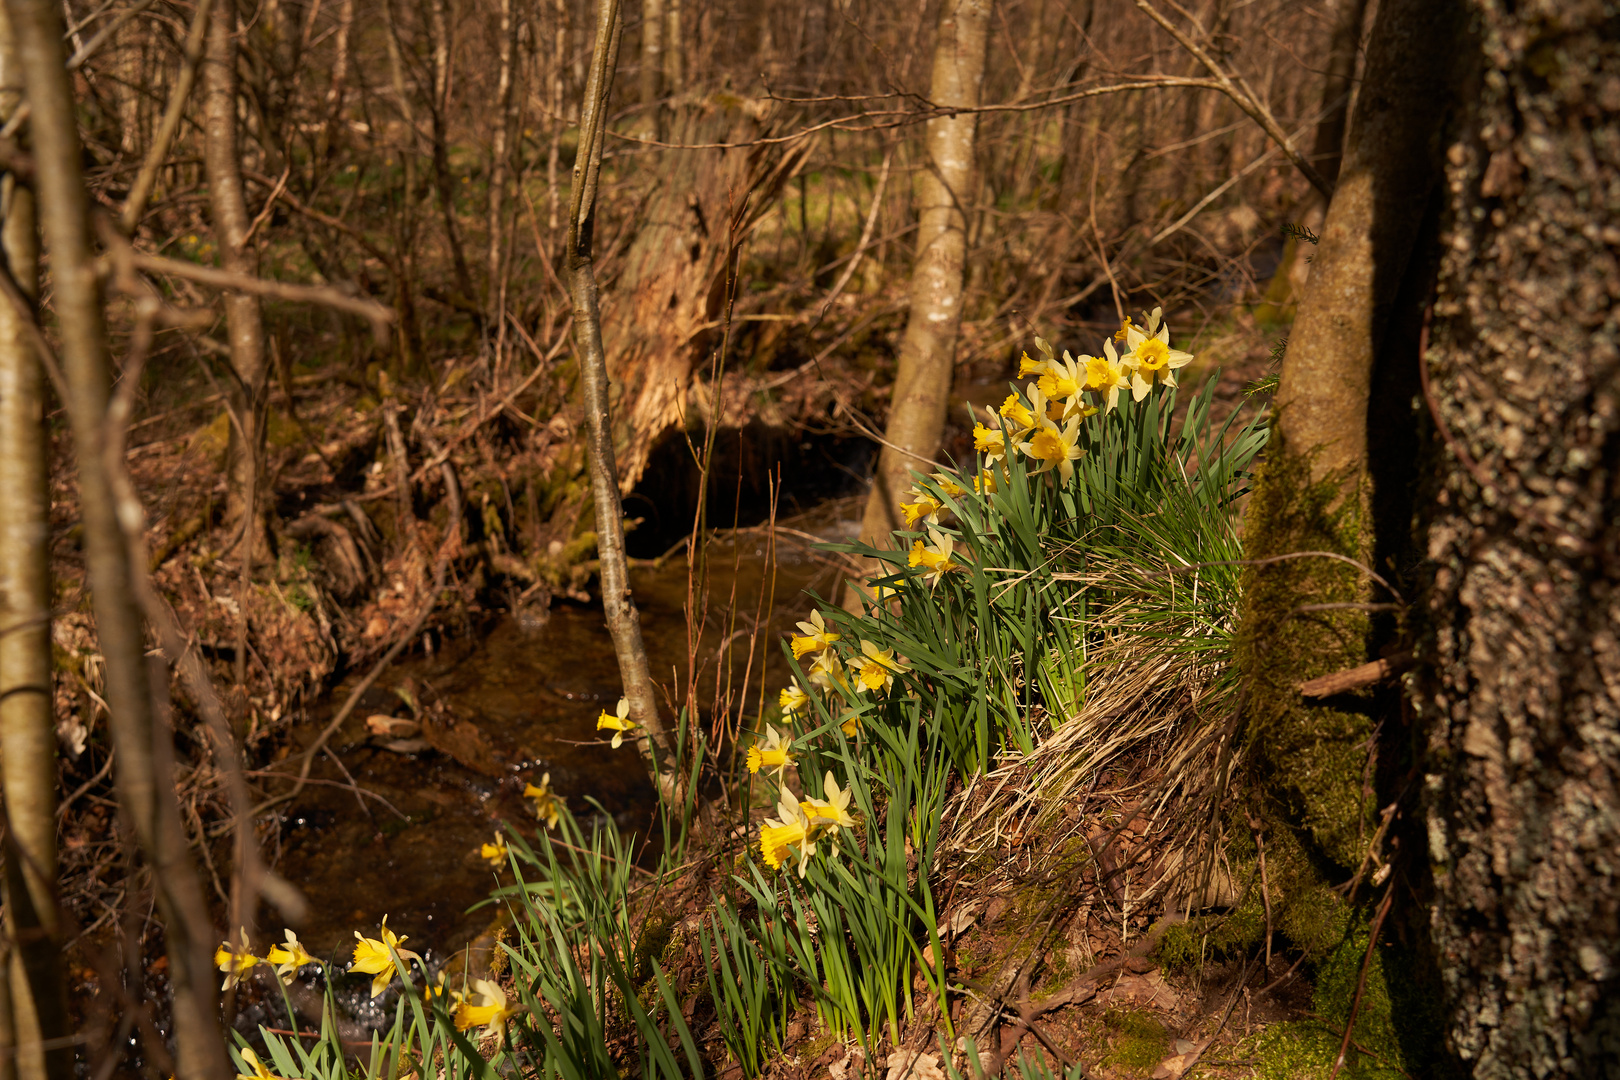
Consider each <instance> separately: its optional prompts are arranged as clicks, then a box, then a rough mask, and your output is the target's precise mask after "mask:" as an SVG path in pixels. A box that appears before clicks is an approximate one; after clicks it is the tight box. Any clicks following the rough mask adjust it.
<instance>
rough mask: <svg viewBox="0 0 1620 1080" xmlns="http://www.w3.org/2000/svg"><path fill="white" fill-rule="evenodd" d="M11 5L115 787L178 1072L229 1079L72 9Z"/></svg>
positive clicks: (22, 1)
mask: <svg viewBox="0 0 1620 1080" xmlns="http://www.w3.org/2000/svg"><path fill="white" fill-rule="evenodd" d="M6 8H7V10H8V12H9V14H10V16H11V21H12V26H13V28H14V30H15V33H16V38H17V44H18V51H19V53H20V54H21V59H22V66H23V71H24V75H25V82H26V84H27V92H28V102H29V106H30V108H31V109H32V120H31V123H30V128H31V130H32V135H33V141H34V155H35V162H36V168H37V176H38V179H37V185H38V194H39V207H40V219H41V222H42V224H43V226H44V229H43V231H44V238H45V243H46V249H47V251H48V253H49V256H50V267H51V281H52V286H53V299H54V307H55V311H56V316H57V320H58V325H59V328H60V334H61V340H62V361H63V369H64V374H65V377H66V380H67V384H68V386H69V401H68V403H67V404H68V415H69V419H70V421H71V424H72V427H73V442H74V447H75V450H76V452H77V464H78V470H79V492H80V501H79V507H80V514H81V521H82V523H83V537H84V540H83V544H84V552H85V562H86V565H87V569H88V571H89V584H90V590H91V599H92V601H93V608H94V612H95V619H96V634H97V639H98V643H99V645H100V648H101V652H102V655H103V657H104V659H105V685H106V694H105V698H106V701H107V704H108V705H109V707H110V710H111V712H110V716H109V724H110V727H111V730H112V735H113V743H114V747H115V750H116V753H117V755H118V765H117V769H116V771H115V779H116V781H117V785H118V790H119V795H120V798H121V800H122V802H123V805H124V807H125V809H126V811H127V812H128V814H129V820H130V823H131V825H132V826H133V827H134V830H135V835H136V839H137V840H138V842H139V843H140V846H141V851H142V853H143V855H144V856H145V858H146V860H147V862H148V865H149V866H150V867H151V868H152V872H153V876H154V880H155V881H156V882H157V888H158V906H159V911H160V913H161V915H162V917H163V923H164V931H165V937H166V942H167V946H168V955H169V976H170V980H171V988H172V999H171V1000H172V1008H173V1016H174V1025H175V1026H174V1031H175V1040H176V1049H177V1059H178V1061H177V1063H178V1070H177V1075H178V1076H179V1077H180V1078H181V1080H215V1078H217V1077H220V1076H223V1075H226V1074H227V1073H228V1072H230V1071H231V1070H230V1067H229V1065H228V1063H227V1060H226V1056H225V1047H224V1042H223V1041H222V1039H221V1038H220V1031H219V1024H218V1019H217V1015H216V1009H217V998H216V996H215V994H214V983H213V972H212V965H211V963H210V959H211V957H210V954H211V950H212V944H213V942H212V938H213V929H212V927H211V926H210V925H209V920H208V913H207V909H206V907H205V906H204V904H203V902H202V893H201V891H200V890H199V888H198V886H197V879H196V876H195V874H194V873H193V871H192V868H191V866H190V863H189V861H188V852H187V850H186V845H185V839H184V835H183V834H182V833H180V832H179V831H178V829H177V828H176V827H175V826H178V807H177V806H176V805H175V802H174V789H173V785H172V781H171V778H170V776H169V773H168V771H167V770H166V769H160V768H159V767H158V762H157V761H156V760H154V748H155V740H154V736H155V734H156V733H155V731H154V725H153V711H152V696H151V691H152V684H151V681H150V678H149V673H148V669H147V660H146V643H145V640H144V635H143V633H142V629H141V620H140V617H139V615H138V613H137V608H136V605H135V598H134V593H133V588H132V569H133V568H132V567H131V565H130V558H129V548H128V547H127V545H126V543H125V538H124V533H123V529H122V528H121V526H120V524H119V519H118V503H117V498H116V494H115V491H114V488H113V485H112V483H111V477H110V474H109V469H108V465H107V461H106V459H105V456H104V455H105V454H106V453H107V444H106V431H107V424H106V413H107V404H108V397H109V382H110V380H109V372H108V363H107V344H106V330H105V325H104V322H103V315H102V306H101V292H100V286H99V282H98V276H97V264H96V261H95V258H94V256H93V254H92V252H91V247H90V220H89V218H90V208H89V201H88V198H87V195H86V192H85V187H84V175H83V172H82V171H81V154H82V150H81V145H80V142H79V135H78V130H77V128H76V125H75V122H74V109H73V96H72V93H71V90H70V87H69V83H68V78H67V73H66V70H65V68H64V57H63V50H62V36H63V26H62V17H61V8H60V6H58V5H57V4H55V3H53V2H51V0H6ZM165 738H166V737H165Z"/></svg>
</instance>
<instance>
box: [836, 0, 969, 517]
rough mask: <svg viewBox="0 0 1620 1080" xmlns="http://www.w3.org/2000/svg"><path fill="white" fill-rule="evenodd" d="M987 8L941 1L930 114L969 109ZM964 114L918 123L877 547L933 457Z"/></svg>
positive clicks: (941, 411) (943, 398) (954, 296)
mask: <svg viewBox="0 0 1620 1080" xmlns="http://www.w3.org/2000/svg"><path fill="white" fill-rule="evenodd" d="M989 24H990V4H989V2H988V0H944V3H943V4H942V5H941V7H940V15H939V26H938V28H937V29H936V31H935V34H936V36H935V39H934V68H933V74H932V77H931V78H930V80H929V90H928V97H929V100H931V101H932V102H933V103H934V104H935V105H940V106H945V107H952V106H956V107H961V108H976V107H977V106H978V104H979V89H980V85H981V84H982V83H983V81H984V60H985V50H986V46H987V43H988V38H989V35H988V33H987V31H988V29H989ZM976 130H977V121H976V117H975V115H974V114H972V113H969V114H967V115H965V116H964V115H957V116H940V117H936V118H934V119H932V120H930V121H928V127H927V134H926V137H925V138H926V146H927V155H926V157H925V159H924V167H923V169H922V170H921V171H920V172H919V173H918V174H917V217H918V229H917V262H916V266H915V268H914V269H913V270H912V276H911V314H910V316H909V317H908V318H907V320H906V330H905V336H904V337H903V338H901V340H900V359H899V364H898V368H897V370H896V372H895V378H894V396H893V398H892V400H891V401H890V404H889V423H888V430H887V432H886V436H885V437H886V438H887V440H888V443H889V445H887V446H885V447H884V448H883V450H882V453H881V454H879V456H878V467H877V471H876V473H875V474H874V476H873V477H872V491H871V494H870V495H869V496H868V497H867V500H866V512H865V515H864V516H863V518H862V521H861V536H862V538H863V539H864V540H866V541H868V542H870V543H884V542H886V541H887V539H888V537H889V534H890V533H892V532H893V531H894V530H895V529H897V528H899V526H900V511H899V506H898V502H899V499H900V496H901V495H902V494H904V493H905V491H906V489H907V488H909V487H910V486H911V471H912V470H913V469H920V470H922V471H924V472H926V471H928V463H927V459H929V458H932V457H933V456H934V454H935V453H937V452H938V450H939V440H940V436H941V435H942V434H943V433H944V430H945V409H946V406H947V405H948V403H949V399H950V393H951V374H952V371H953V370H954V367H955V360H956V334H957V329H958V327H959V326H960V325H961V322H962V273H963V265H964V262H965V260H966V256H967V220H966V217H965V214H964V210H965V208H966V206H967V204H968V202H969V201H970V199H971V192H972V188H971V183H972V178H973V144H974V136H975V133H976Z"/></svg>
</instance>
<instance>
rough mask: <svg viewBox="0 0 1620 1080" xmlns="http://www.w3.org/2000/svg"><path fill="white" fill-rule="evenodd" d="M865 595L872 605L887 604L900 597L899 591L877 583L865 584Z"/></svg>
mask: <svg viewBox="0 0 1620 1080" xmlns="http://www.w3.org/2000/svg"><path fill="white" fill-rule="evenodd" d="M866 593H867V595H868V596H870V597H871V598H872V600H873V602H874V603H877V604H887V603H888V602H889V601H890V600H893V599H894V598H895V597H897V596H899V595H900V590H899V589H897V588H895V587H894V586H893V585H881V584H879V583H878V582H877V581H869V582H867V583H866Z"/></svg>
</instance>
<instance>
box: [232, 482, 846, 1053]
mask: <svg viewBox="0 0 1620 1080" xmlns="http://www.w3.org/2000/svg"><path fill="white" fill-rule="evenodd" d="M844 509H846V504H845V503H843V502H833V503H828V504H826V507H825V508H824V509H823V511H822V512H820V513H819V514H812V515H810V517H809V519H808V520H796V521H795V522H794V525H795V526H797V529H796V530H792V531H790V532H788V533H781V532H779V533H778V535H777V536H776V538H775V545H774V554H773V551H772V538H771V536H770V535H769V533H768V531H767V530H766V529H765V528H764V527H760V528H756V529H750V530H743V531H739V532H738V533H735V534H733V535H732V536H731V537H729V538H725V539H720V540H717V541H715V542H713V543H712V544H711V545H710V546H709V548H708V559H709V567H710V570H709V590H708V591H709V597H710V600H709V604H708V611H709V619H710V624H709V629H708V631H707V633H706V635H705V638H704V640H703V642H702V646H701V649H700V658H701V663H702V672H703V674H702V677H701V680H700V689H699V700H700V702H702V709H703V711H704V713H705V717H704V719H705V721H706V722H707V721H708V719H709V716H708V713H709V710H710V703H711V702H712V701H713V700H714V696H715V691H716V677H715V670H716V667H717V662H716V661H717V659H718V660H719V661H720V662H722V663H723V662H724V661H725V659H726V658H725V657H724V656H723V655H721V654H722V652H729V653H731V654H732V655H731V656H730V665H729V666H730V667H731V668H732V670H731V671H730V675H729V682H730V685H731V686H732V687H734V688H735V690H736V691H737V692H741V689H742V684H743V678H744V673H745V672H744V669H745V668H746V667H747V665H748V639H749V636H750V632H751V625H750V624H751V622H752V621H753V620H754V618H755V612H756V610H757V611H760V612H761V613H762V614H763V618H761V620H760V630H759V634H758V636H757V643H756V644H755V647H754V652H753V657H754V666H753V670H752V673H751V674H750V675H749V676H748V685H749V688H750V689H749V691H748V694H749V696H748V701H749V703H750V704H749V706H748V711H755V712H757V703H756V701H755V699H756V697H757V695H758V694H759V693H760V692H761V686H762V685H763V687H764V688H765V690H766V692H767V693H769V694H770V695H771V696H772V698H774V696H775V692H776V690H777V689H778V688H779V687H780V686H781V685H782V683H783V682H784V680H785V679H786V678H787V672H786V667H787V665H786V663H785V661H784V659H783V656H782V654H781V651H780V647H779V645H778V643H779V642H780V641H781V636H782V634H783V633H785V632H787V631H789V630H791V628H792V626H793V622H794V620H795V619H797V618H801V617H802V614H803V613H802V612H801V611H800V610H799V609H800V608H801V607H802V606H803V604H802V603H801V602H800V600H799V599H798V597H799V594H800V592H801V590H804V589H807V588H809V589H814V590H816V591H818V592H820V593H822V594H823V595H827V594H828V592H829V591H830V589H831V587H832V585H833V583H834V580H835V576H834V572H833V569H832V568H831V566H830V565H829V563H828V562H827V560H826V556H825V555H820V554H818V553H816V552H814V551H813V550H812V537H819V538H821V539H825V540H841V539H847V538H848V537H849V535H851V534H852V533H853V532H854V530H855V528H856V526H857V522H856V521H854V520H843V519H841V518H840V517H839V516H838V513H839V512H840V511H842V510H844ZM800 530H802V531H800ZM687 585H688V568H687V562H686V559H685V557H684V553H676V554H675V555H673V556H671V557H669V558H668V559H665V560H663V561H661V562H656V563H655V562H654V561H651V560H649V561H647V562H645V563H642V564H640V565H639V566H638V567H637V568H636V569H634V570H633V571H632V587H633V588H634V590H635V596H636V601H637V606H638V608H639V610H640V613H641V624H642V633H643V635H644V637H645V640H646V643H647V649H648V653H649V656H650V659H651V661H652V667H653V671H654V677H655V678H659V677H660V675H661V678H660V682H661V683H662V684H663V687H664V689H665V690H666V692H667V693H670V694H672V695H673V694H675V693H678V692H679V691H678V690H677V686H679V685H683V684H684V674H683V673H684V672H685V670H686V667H687V655H686V652H687V639H686V626H687V619H686V613H685V605H686V602H687ZM773 598H774V602H773ZM733 611H734V612H735V623H734V624H733V623H732V622H731V613H732V612H733ZM728 638H730V639H732V640H731V644H730V647H729V648H724V647H723V643H724V642H726V640H727V639H728ZM761 657H763V658H764V665H765V670H764V672H763V673H762V672H761V670H760V662H761V659H760V658H761ZM360 674H363V673H357V674H356V675H355V676H354V679H356V680H357V679H358V678H359V676H360ZM762 674H763V684H762V682H761V676H762ZM677 679H679V680H681V682H679V683H678V682H677V681H676V680H677ZM721 685H722V687H723V686H724V685H726V680H725V679H722V680H721ZM619 692H620V691H619V675H618V666H617V661H616V660H615V657H614V652H613V643H612V641H611V639H610V638H609V636H608V633H607V629H606V626H605V625H604V623H603V618H602V611H601V608H600V606H599V605H598V604H595V603H592V604H573V603H558V604H555V605H553V607H552V609H551V610H550V611H549V612H548V613H546V614H545V615H544V616H543V617H541V618H524V617H522V616H517V615H508V616H504V617H502V618H501V619H500V620H499V621H497V622H496V623H495V624H494V625H493V626H491V627H489V628H488V630H487V631H485V632H482V633H479V634H476V635H472V636H469V637H466V638H463V639H460V640H449V641H446V642H445V643H444V644H443V645H442V646H441V647H440V648H438V649H436V650H435V652H434V653H433V654H432V655H423V654H421V653H418V654H417V655H416V656H415V657H414V658H412V659H410V660H409V661H403V662H400V663H398V664H396V665H395V666H393V667H392V668H390V669H389V670H387V671H385V672H384V673H383V675H382V677H381V678H379V679H378V681H377V682H376V683H375V684H374V685H373V686H372V687H371V688H370V689H368V690H367V691H366V693H365V694H364V695H363V696H362V698H361V700H360V702H359V705H358V707H357V708H356V709H355V710H354V713H353V714H352V716H351V718H350V719H349V720H348V721H346V722H345V724H344V726H343V728H342V729H341V730H340V731H339V732H338V733H337V735H336V736H334V738H333V740H332V748H333V750H334V752H335V753H336V754H337V755H338V759H339V761H340V762H341V766H338V765H334V763H333V761H332V759H331V758H329V757H326V756H324V755H323V756H322V758H321V760H320V762H319V764H318V765H317V766H316V768H315V769H314V770H313V771H312V774H311V775H312V776H313V777H316V778H317V779H318V780H319V781H320V782H319V783H318V784H312V785H311V786H310V787H307V788H306V789H305V790H304V792H303V793H302V794H301V795H300V796H299V798H298V799H297V801H296V802H295V803H293V804H292V805H291V807H290V808H288V809H287V810H286V811H285V814H284V817H283V820H282V828H281V830H280V832H279V836H280V849H279V851H278V850H276V849H275V848H274V847H272V848H270V850H269V851H268V852H267V854H269V855H270V856H271V857H272V858H274V859H275V860H276V866H277V869H278V870H279V872H280V873H282V874H283V875H284V876H286V877H287V878H288V879H289V880H291V881H292V882H293V883H294V884H296V885H297V886H298V887H299V888H300V889H301V890H303V892H304V894H305V896H306V897H307V898H308V900H309V903H310V917H309V920H308V921H307V923H306V924H305V926H304V927H303V929H302V931H301V937H302V939H303V940H304V942H305V944H306V945H307V946H308V947H309V948H310V950H311V951H312V952H313V953H314V954H315V955H316V956H321V957H338V958H340V959H343V960H346V959H347V954H348V952H349V949H350V946H351V945H352V932H353V931H354V930H355V929H356V928H360V929H363V930H366V931H367V932H368V933H369V932H371V929H369V928H374V927H375V926H376V925H377V924H378V923H379V922H380V921H381V920H382V918H383V917H384V916H385V915H386V916H387V917H388V925H389V927H390V928H391V929H394V930H396V931H398V932H401V933H403V934H406V935H409V938H410V941H409V947H410V948H412V949H414V950H417V951H420V952H421V953H422V954H423V956H424V957H425V958H426V959H427V960H428V962H429V963H430V965H432V966H435V967H436V966H437V965H438V964H439V963H440V962H442V961H443V960H445V959H446V958H447V956H448V955H449V954H453V953H454V952H456V951H457V950H460V949H461V948H462V947H463V946H464V945H466V944H467V943H468V942H470V941H471V940H472V939H474V938H475V937H476V936H477V935H478V934H479V933H480V932H481V931H483V930H485V929H486V928H487V927H488V926H489V925H490V923H491V922H492V920H493V918H494V912H493V911H492V909H491V908H490V907H488V906H479V905H480V902H481V901H483V900H485V899H486V898H487V897H488V896H489V893H490V891H491V890H492V889H493V888H494V887H495V886H496V885H497V884H498V877H500V876H502V875H498V874H497V873H496V872H495V871H494V870H493V869H492V868H491V867H490V866H489V864H487V863H486V862H485V861H484V860H483V859H481V858H480V857H479V853H478V849H479V847H480V845H481V844H484V843H487V842H489V841H491V840H492V839H493V837H494V835H495V833H496V832H497V831H498V830H500V829H502V827H503V825H502V823H503V822H509V823H510V824H511V825H513V826H514V827H516V828H517V829H518V831H519V832H520V833H522V834H524V835H525V837H527V838H530V839H532V837H533V834H534V830H535V829H536V827H537V826H536V818H535V813H534V808H533V805H532V803H530V802H529V801H527V800H525V799H524V798H523V790H524V786H525V784H526V783H539V782H540V781H541V778H542V777H543V776H544V775H545V774H547V773H549V774H550V778H551V785H552V787H553V789H554V790H555V791H556V792H557V793H558V795H559V796H561V797H562V798H564V799H565V800H566V802H567V804H568V806H569V809H570V810H571V811H572V812H573V813H574V814H575V815H576V816H579V817H581V818H582V819H583V818H586V817H588V815H590V814H591V813H593V812H595V811H594V808H593V807H592V805H591V802H590V801H589V800H595V801H596V803H598V804H600V807H601V808H602V810H603V811H605V812H607V813H610V814H612V815H614V816H615V818H616V819H617V821H618V824H619V825H620V827H621V829H622V830H623V831H624V833H625V834H626V835H629V834H638V835H640V836H645V834H646V831H647V828H648V826H649V823H650V822H651V821H652V810H653V807H654V798H653V790H652V786H651V784H650V783H649V782H648V779H647V777H646V775H645V773H644V772H643V770H642V767H641V764H640V762H639V761H638V760H637V759H636V757H635V754H634V751H633V750H631V749H630V748H629V747H627V746H626V747H621V748H619V749H617V750H614V749H610V747H609V745H608V743H607V741H606V739H605V738H601V737H598V735H597V733H596V731H595V720H596V717H597V715H598V714H599V713H600V712H601V711H602V710H603V709H607V710H610V711H611V710H612V709H613V707H614V705H615V703H616V702H617V700H618V697H619ZM347 693H348V685H340V686H339V687H337V688H336V689H335V691H334V692H333V694H332V696H331V699H330V700H331V704H330V705H329V706H328V707H327V708H326V709H323V710H317V711H316V713H315V715H314V716H313V717H312V721H311V723H310V724H309V725H308V726H307V727H306V728H305V729H304V730H302V731H300V732H298V733H297V736H298V741H299V742H302V743H307V741H308V740H309V739H310V738H312V737H313V736H314V734H315V733H316V732H318V731H319V730H320V727H322V726H324V725H325V723H326V722H327V717H329V716H330V715H331V710H332V709H333V708H335V707H336V705H337V704H338V703H341V702H342V701H343V700H344V698H345V697H346V695H347ZM411 700H414V701H415V702H416V706H417V707H416V708H415V709H413V708H412V706H411V705H410V703H409V702H410V701H411ZM417 713H419V714H420V715H421V719H422V721H423V724H422V735H423V736H425V738H412V739H391V738H389V737H386V736H378V735H375V734H373V733H372V730H371V728H369V727H368V726H367V720H368V718H371V717H380V716H394V717H398V718H401V719H406V718H412V717H413V714H417ZM390 746H391V747H392V748H390ZM343 770H346V771H347V774H348V776H347V777H345V775H344V772H343ZM350 778H352V783H353V784H354V785H357V786H358V787H359V788H361V789H363V790H364V791H365V792H369V793H370V795H369V796H362V795H357V793H356V792H355V791H354V790H353V789H352V787H351V786H350ZM357 798H361V799H363V800H364V806H365V811H366V812H365V813H357V812H356V805H355V803H356V799H357ZM503 874H504V876H505V877H507V878H509V877H510V872H509V871H504V872H503ZM338 970H341V965H340V967H339V968H338ZM351 984H352V985H351ZM367 987H368V980H367V979H365V978H363V977H358V976H355V977H349V976H341V977H340V979H339V986H338V987H337V989H338V991H339V993H338V997H339V1001H340V1003H341V1004H342V1005H343V1006H344V1009H345V1011H346V1012H348V1013H349V1015H350V1017H352V1018H353V1019H354V1020H355V1021H356V1022H357V1024H358V1025H359V1027H361V1028H365V1027H369V1026H370V1022H371V1021H375V1022H379V1023H380V1022H384V1012H383V1010H381V1009H378V1008H377V1007H376V1005H375V1004H373V1003H371V1002H369V1000H368V998H367ZM305 992H309V993H313V992H312V991H308V988H307V987H301V984H295V986H294V1001H295V1003H296V1004H298V1005H299V1008H300V1011H303V1008H302V1005H303V1003H302V1001H301V1000H300V998H301V997H303V996H304V993H305ZM255 996H256V997H257V995H255ZM392 998H393V995H392V994H390V995H389V996H388V997H386V998H383V999H380V1001H379V1002H378V1003H376V1004H383V1003H388V1002H391V1001H392ZM312 1003H314V1004H316V1005H317V1007H318V1001H316V1000H315V999H314V998H312ZM267 1006H268V1007H269V1008H270V1011H271V1013H272V1014H273V1015H274V1016H275V1017H276V1018H279V1017H280V1015H281V1014H282V1009H281V1006H280V1003H279V1002H275V1003H274V1004H271V1003H270V1002H269V1001H268V1000H265V999H262V998H260V999H259V1000H257V1001H256V1002H244V1009H243V1012H242V1013H241V1015H240V1016H239V1018H238V1025H239V1026H240V1027H243V1029H244V1030H245V1031H251V1030H253V1028H254V1027H255V1026H256V1025H257V1024H258V1023H260V1022H264V1021H265V1020H266V1019H268V1018H267V1017H265V1016H263V1015H260V1013H261V1009H263V1008H265V1007H267ZM372 1014H375V1015H374V1016H373V1015H372ZM389 1014H390V1015H391V1010H389ZM316 1015H318V1012H317V1013H316ZM356 1033H357V1034H358V1033H359V1032H356Z"/></svg>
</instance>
